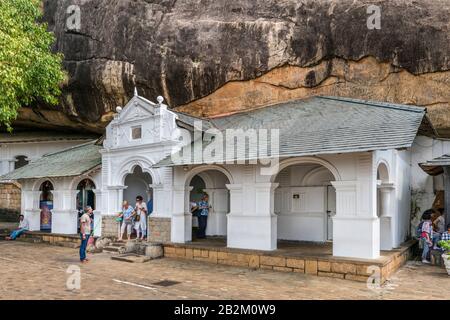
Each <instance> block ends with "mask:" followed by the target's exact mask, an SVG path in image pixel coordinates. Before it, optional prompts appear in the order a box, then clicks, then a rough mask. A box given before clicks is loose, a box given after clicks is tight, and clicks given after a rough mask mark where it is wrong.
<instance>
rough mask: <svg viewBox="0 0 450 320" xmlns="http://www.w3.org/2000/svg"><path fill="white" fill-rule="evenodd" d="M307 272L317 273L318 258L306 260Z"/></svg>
mask: <svg viewBox="0 0 450 320" xmlns="http://www.w3.org/2000/svg"><path fill="white" fill-rule="evenodd" d="M305 273H307V274H316V275H317V260H306V261H305Z"/></svg>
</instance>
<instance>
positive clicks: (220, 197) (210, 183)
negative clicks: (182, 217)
mask: <svg viewBox="0 0 450 320" xmlns="http://www.w3.org/2000/svg"><path fill="white" fill-rule="evenodd" d="M229 183H230V181H229V179H228V177H227V176H226V175H225V174H224V173H223V172H221V171H219V170H214V169H210V170H205V171H201V172H199V173H197V174H195V175H194V176H193V177H192V178H188V179H187V185H188V186H189V189H190V191H189V197H187V198H188V202H189V203H188V208H191V204H192V203H193V202H196V203H198V202H199V201H201V199H202V196H203V194H205V193H206V194H207V195H208V196H209V204H210V205H211V209H210V210H209V215H208V222H207V228H206V236H208V237H212V236H216V237H226V235H227V214H228V213H229V212H230V194H229V190H228V189H227V187H226V185H227V184H229ZM192 227H193V232H192V239H194V240H195V239H196V232H197V228H198V221H197V217H195V216H193V217H192Z"/></svg>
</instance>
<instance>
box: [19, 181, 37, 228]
mask: <svg viewBox="0 0 450 320" xmlns="http://www.w3.org/2000/svg"><path fill="white" fill-rule="evenodd" d="M40 196H41V192H40V191H24V190H22V201H23V203H24V207H23V208H22V210H23V214H24V216H25V218H26V219H27V220H28V223H29V224H30V231H39V230H41V209H40V208H39V198H40Z"/></svg>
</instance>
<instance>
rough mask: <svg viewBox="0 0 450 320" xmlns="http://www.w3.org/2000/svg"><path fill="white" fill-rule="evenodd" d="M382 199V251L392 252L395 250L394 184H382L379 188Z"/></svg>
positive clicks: (380, 201)
mask: <svg viewBox="0 0 450 320" xmlns="http://www.w3.org/2000/svg"><path fill="white" fill-rule="evenodd" d="M378 190H379V193H378V195H379V196H380V199H379V201H378V203H379V206H380V208H379V214H380V249H381V250H391V249H392V248H393V239H394V235H393V228H392V219H393V212H392V210H393V209H392V199H391V198H392V196H391V195H392V193H393V190H394V185H393V184H392V183H382V184H380V185H379V186H378Z"/></svg>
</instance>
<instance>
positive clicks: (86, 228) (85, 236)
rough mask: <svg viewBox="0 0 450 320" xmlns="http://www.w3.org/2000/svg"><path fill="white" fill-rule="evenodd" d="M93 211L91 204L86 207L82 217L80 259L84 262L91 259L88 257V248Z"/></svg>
mask: <svg viewBox="0 0 450 320" xmlns="http://www.w3.org/2000/svg"><path fill="white" fill-rule="evenodd" d="M92 213H93V210H92V208H91V207H90V206H87V207H86V208H85V211H84V214H83V215H82V216H81V218H80V238H81V245H80V261H81V262H82V263H85V262H87V261H89V259H87V258H86V248H87V244H88V242H89V237H90V236H91V216H92Z"/></svg>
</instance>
